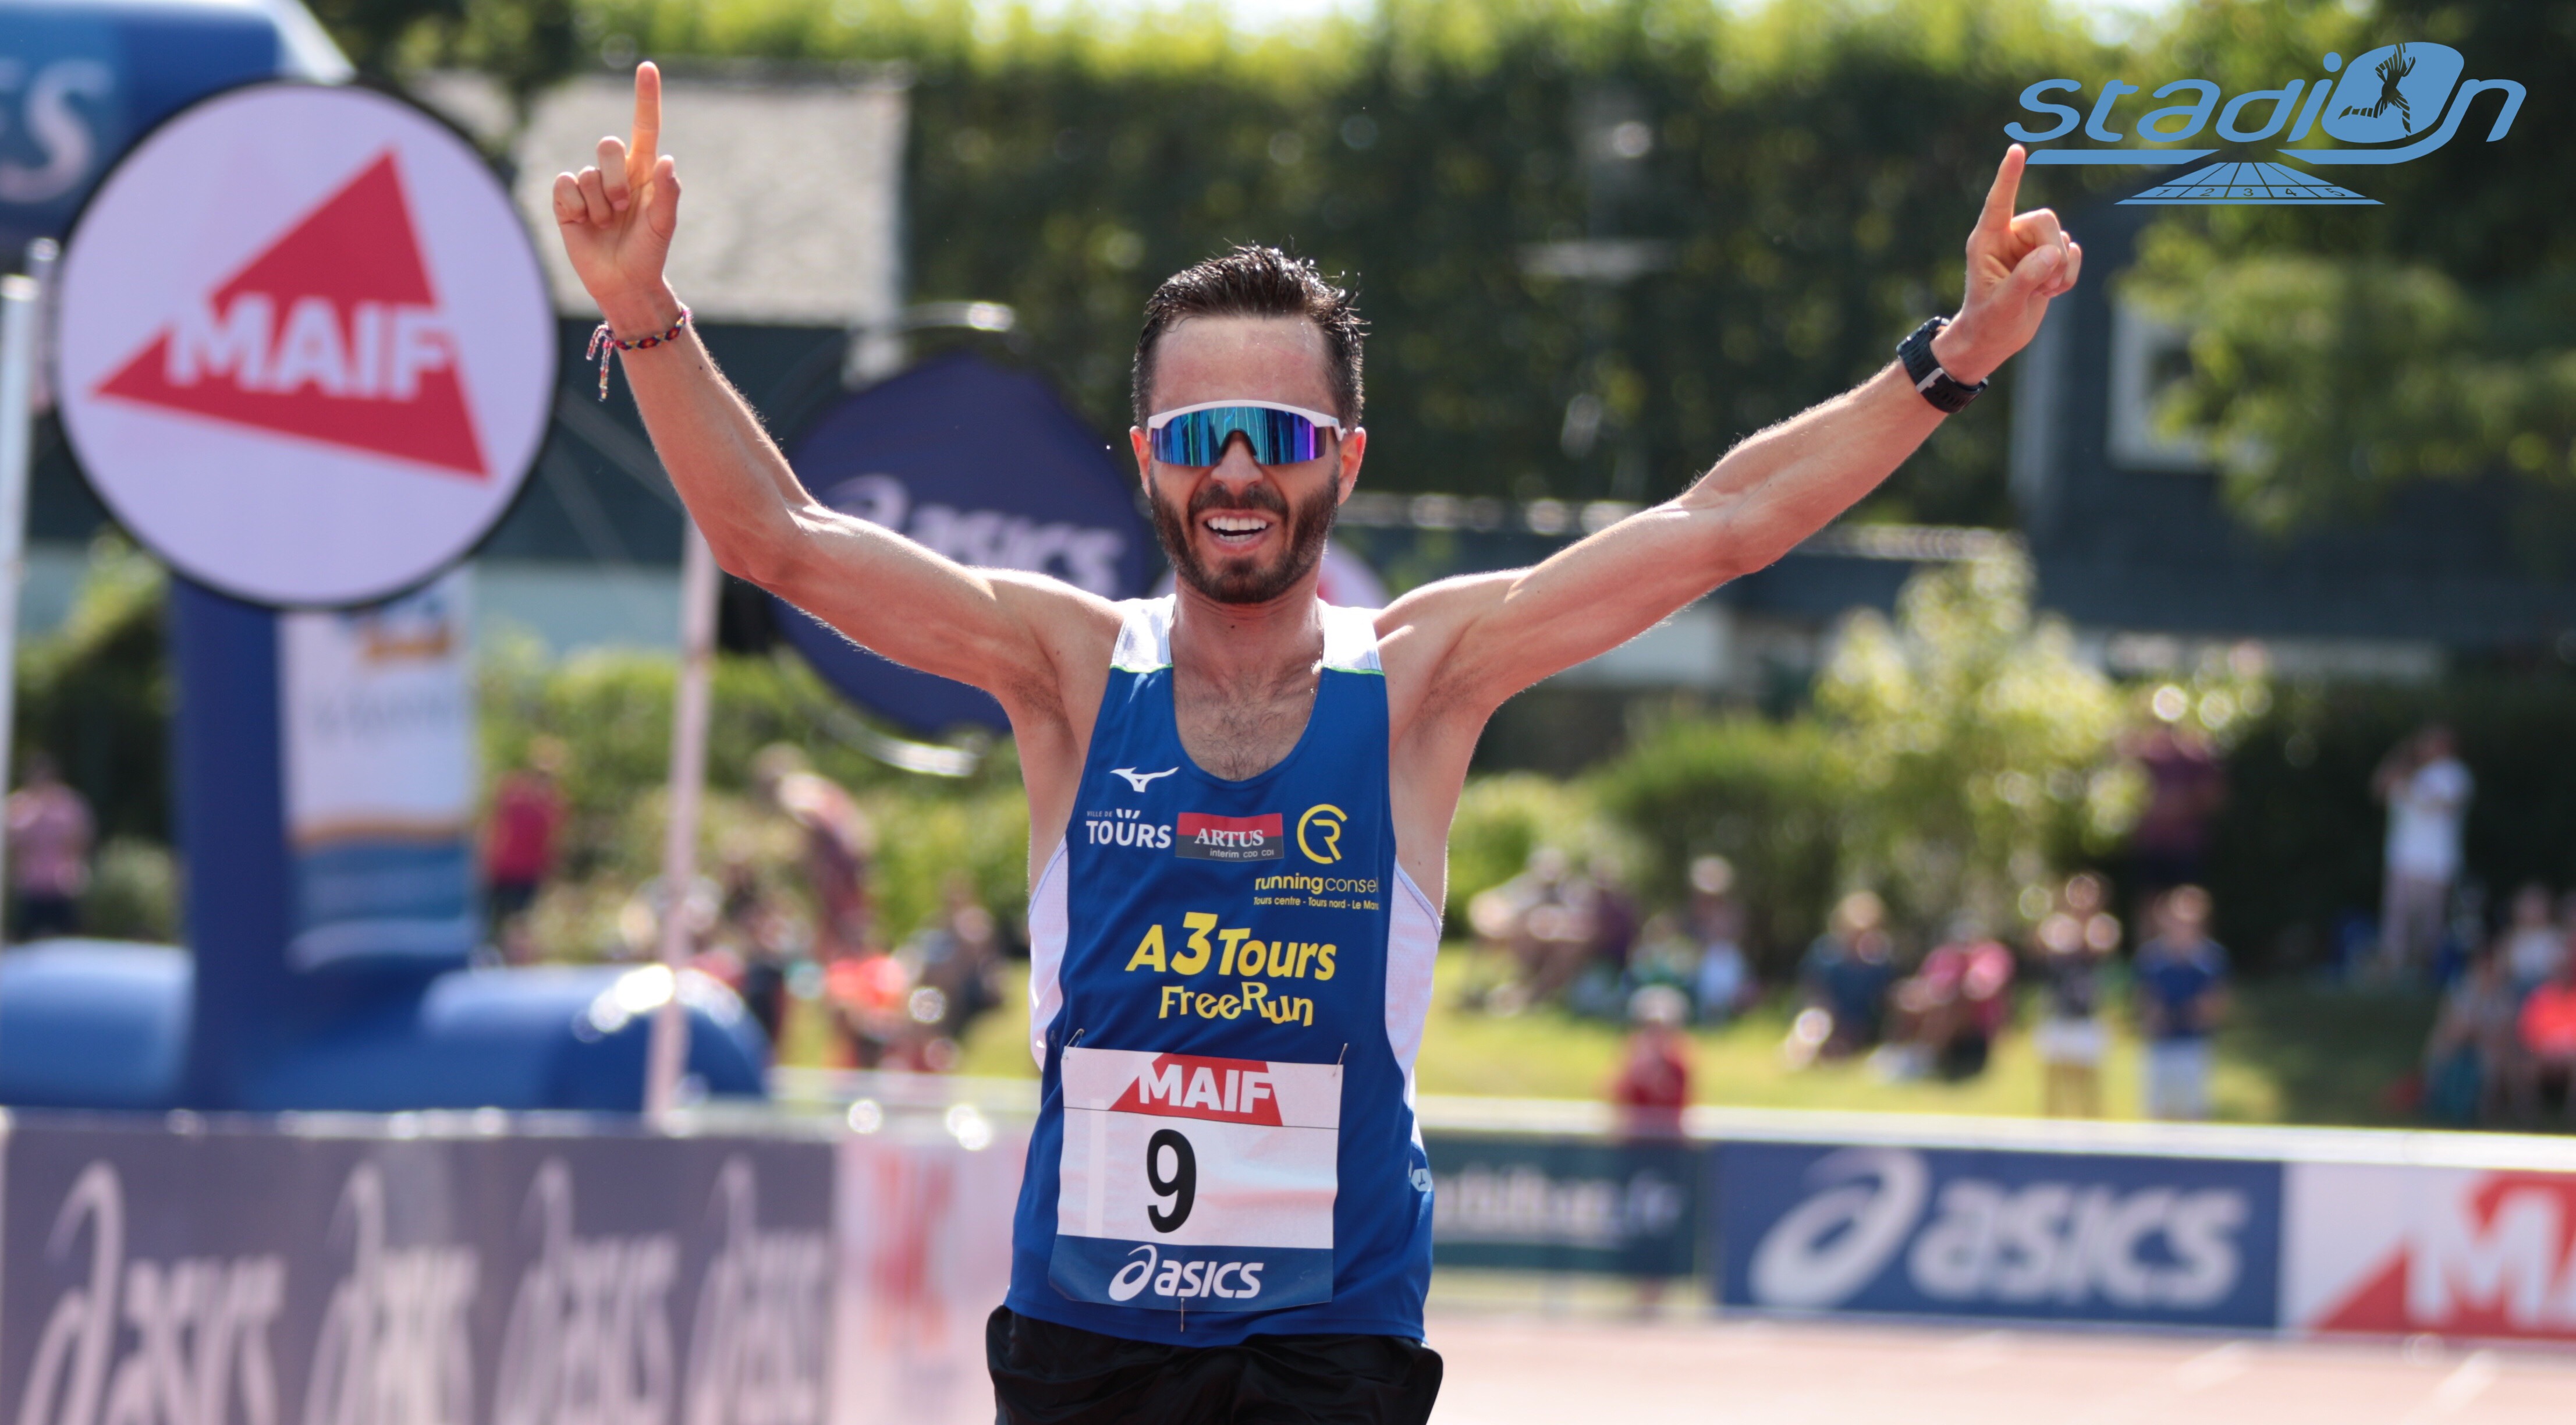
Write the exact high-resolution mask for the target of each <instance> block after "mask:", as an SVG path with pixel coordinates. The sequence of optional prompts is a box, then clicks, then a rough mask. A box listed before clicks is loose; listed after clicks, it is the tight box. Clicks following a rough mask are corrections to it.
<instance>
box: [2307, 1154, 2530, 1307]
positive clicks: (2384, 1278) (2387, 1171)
mask: <svg viewBox="0 0 2576 1425" xmlns="http://www.w3.org/2000/svg"><path fill="white" fill-rule="evenodd" d="M2288 1172H2289V1224H2290V1231H2289V1240H2288V1242H2287V1244H2286V1249H2285V1257H2284V1261H2283V1281H2282V1297H2283V1300H2282V1318H2281V1324H2282V1325H2283V1326H2284V1327H2286V1328H2288V1329H2290V1330H2293V1331H2301V1332H2314V1333H2319V1334H2327V1335H2340V1334H2351V1333H2362V1334H2373V1335H2414V1334H2417V1333H2419V1332H2429V1333H2431V1334H2434V1335H2440V1336H2463V1337H2480V1338H2487V1339H2503V1340H2523V1341H2555V1342H2562V1343H2576V1172H2530V1171H2513V1170H2495V1169H2480V1168H2470V1167H2445V1166H2437V1165H2430V1164H2417V1163H2293V1164H2291V1165H2290V1166H2289V1169H2288Z"/></svg>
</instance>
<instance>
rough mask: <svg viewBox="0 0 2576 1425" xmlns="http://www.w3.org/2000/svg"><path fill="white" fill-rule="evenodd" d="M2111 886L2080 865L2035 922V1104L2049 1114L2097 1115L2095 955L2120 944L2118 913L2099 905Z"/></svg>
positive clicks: (2102, 1043)
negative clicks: (2045, 913)
mask: <svg viewBox="0 0 2576 1425" xmlns="http://www.w3.org/2000/svg"><path fill="white" fill-rule="evenodd" d="M2109 890H2110V888H2109V887H2108V886H2107V885H2106V884H2105V883H2104V882H2103V880H2102V878H2101V877H2099V876H2096V875H2093V874H2091V873H2090V872H2087V873H2085V874H2082V875H2078V876H2074V877H2070V878H2069V879H2068V880H2067V882H2066V886H2065V889H2063V890H2062V891H2060V892H2059V893H2058V900H2057V909H2056V910H2054V911H2052V912H2050V913H2049V914H2048V916H2047V917H2045V918H2044V919H2042V920H2041V921H2040V923H2039V930H2038V935H2037V939H2038V942H2039V955H2040V961H2039V981H2040V994H2039V1003H2040V1010H2039V1024H2038V1027H2037V1028H2035V1029H2034V1030H2033V1031H2032V1032H2031V1047H2032V1048H2033V1049H2035V1050H2037V1051H2038V1053H2039V1065H2040V1076H2041V1078H2040V1112H2042V1113H2044V1114H2047V1115H2048V1116H2049V1117H2051V1118H2099V1117H2101V1116H2102V1056H2103V1054H2104V1052H2105V1051H2106V1050H2107V1049H2108V1048H2109V1047H2110V1039H2111V1036H2110V1032H2109V1030H2108V1028H2107V1027H2106V1026H2104V1024H2103V1023H2102V963H2103V961H2104V960H2105V959H2106V958H2107V957H2108V956H2109V955H2110V953H2111V952H2112V951H2114V950H2117V949H2118V948H2120V922H2119V919H2118V917H2116V916H2113V915H2110V914H2109V913H2107V912H2105V911H2104V910H2103V906H2104V904H2105V903H2106V902H2107V901H2108V900H2109V899H2110V894H2109Z"/></svg>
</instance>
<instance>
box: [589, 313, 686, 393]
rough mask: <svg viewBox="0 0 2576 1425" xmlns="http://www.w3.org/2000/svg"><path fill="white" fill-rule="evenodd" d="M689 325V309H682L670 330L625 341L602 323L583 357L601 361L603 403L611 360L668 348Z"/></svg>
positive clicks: (600, 377)
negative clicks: (623, 353) (628, 352)
mask: <svg viewBox="0 0 2576 1425" xmlns="http://www.w3.org/2000/svg"><path fill="white" fill-rule="evenodd" d="M688 324H689V309H688V308H686V307H682V308H681V309H680V319H679V320H678V321H676V322H673V323H671V325H670V328H669V329H668V330H665V331H658V332H655V333H654V334H653V335H651V336H639V337H637V338H635V339H634V340H633V341H625V340H622V339H620V338H619V337H618V335H617V333H616V332H615V331H614V330H612V329H610V327H609V325H608V323H606V322H601V323H600V324H599V326H598V327H597V328H596V329H595V330H593V331H592V332H591V334H590V350H589V351H588V352H586V353H585V354H584V355H583V356H582V360H584V361H588V360H590V359H591V358H592V357H597V358H598V359H599V399H601V400H603V401H605V400H607V399H608V362H609V358H611V357H613V356H615V355H616V354H617V353H619V352H621V351H650V350H652V349H653V348H654V347H657V346H667V345H669V344H670V343H672V342H675V341H678V340H679V339H680V329H681V328H683V327H686V326H687V325H688Z"/></svg>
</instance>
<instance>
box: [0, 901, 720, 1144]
mask: <svg viewBox="0 0 2576 1425" xmlns="http://www.w3.org/2000/svg"><path fill="white" fill-rule="evenodd" d="M671 983H672V982H671V980H670V977H669V975H668V974H667V972H665V971H663V970H662V969H660V968H659V967H658V966H643V967H637V966H615V965H546V966H536V967H531V968H526V969H488V970H456V971H450V972H448V973H446V974H441V975H436V976H432V977H427V978H424V979H421V980H417V981H413V982H410V983H408V984H404V983H395V984H393V985H390V986H388V987H387V988H386V990H385V991H384V992H383V993H381V994H378V995H375V996H372V997H370V998H369V999H368V1001H367V1002H366V1004H365V1005H364V1006H363V1007H362V1008H359V1009H357V1010H356V1012H354V1013H352V1014H350V1015H348V1016H347V1017H346V1018H344V1019H342V1020H340V1021H338V1022H337V1023H335V1024H334V1025H333V1026H332V1027H331V1028H330V1029H329V1030H328V1031H327V1032H326V1033H324V1034H322V1035H319V1036H317V1037H314V1038H311V1039H307V1040H304V1041H302V1042H296V1043H288V1044H280V1045H278V1046H277V1047H276V1049H275V1050H274V1051H273V1052H271V1053H269V1054H267V1055H264V1056H262V1057H261V1059H260V1060H259V1062H257V1063H256V1064H255V1065H254V1066H253V1067H252V1068H251V1071H250V1072H249V1073H247V1074H246V1075H245V1076H244V1078H243V1081H242V1093H241V1101H240V1102H236V1103H224V1104H192V1103H190V1102H188V1094H187V1084H186V1071H187V1062H188V1022H189V1013H190V1009H191V1000H192V999H193V997H194V995H195V992H196V971H195V965H194V964H193V962H192V961H191V959H190V957H189V954H188V952H187V951H185V950H180V949H175V948H173V947H170V946H166V945H137V944H129V943H125V942H120V941H105V940H53V941H45V942H42V943H39V944H35V945H30V946H27V947H25V948H24V949H19V950H13V951H10V952H8V953H7V954H0V1104H6V1105H10V1106H13V1107H22V1108H90V1109H144V1110H157V1109H170V1108H225V1109H241V1110H248V1111H253V1112H282V1111H289V1110H306V1111H333V1110H336V1111H344V1112H367V1113H389V1112H398V1111H402V1110H406V1109H422V1108H501V1109H511V1110H530V1109H586V1110H592V1111H601V1112H628V1113H631V1112H635V1111H637V1110H638V1109H640V1108H641V1107H642V1106H643V1096H644V1049H645V1043H646V1040H647V1038H648V1037H649V1033H650V1029H649V1026H650V1022H651V1019H652V1013H653V1009H654V1007H655V1006H656V1005H657V1004H659V1003H661V1002H663V1001H664V1000H665V999H667V997H668V996H669V994H670V986H671ZM679 984H680V995H681V1001H682V1004H683V1005H684V1006H685V1007H686V1009H687V1010H688V1014H689V1062H688V1073H689V1075H690V1076H691V1077H693V1078H694V1079H695V1080H696V1081H697V1082H698V1084H700V1085H702V1086H703V1087H704V1090H705V1092H706V1093H708V1094H709V1095H714V1096H726V1097H760V1096H762V1095H763V1094H764V1093H765V1092H766V1090H765V1083H764V1072H763V1071H764V1066H765V1065H766V1064H767V1062H768V1058H769V1045H768V1042H767V1040H766V1038H765V1037H764V1036H763V1035H762V1034H761V1032H760V1027H759V1025H758V1024H756V1023H755V1022H753V1020H752V1018H751V1016H750V1014H749V1013H748V1012H746V1011H745V1010H744V1009H743V1007H742V1004H741V1002H740V1001H738V1000H736V999H735V998H734V997H733V995H732V993H731V992H730V991H727V990H725V989H724V988H723V987H722V986H720V985H716V984H715V983H713V982H712V981H707V980H703V979H701V978H699V977H696V976H689V975H684V976H682V977H681V979H680V981H679Z"/></svg>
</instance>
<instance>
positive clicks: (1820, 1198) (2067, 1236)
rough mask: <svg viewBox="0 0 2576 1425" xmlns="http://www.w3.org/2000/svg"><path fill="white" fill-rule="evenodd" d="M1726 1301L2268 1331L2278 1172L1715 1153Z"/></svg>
mask: <svg viewBox="0 0 2576 1425" xmlns="http://www.w3.org/2000/svg"><path fill="white" fill-rule="evenodd" d="M1715 1168H1716V1176H1717V1197H1718V1203H1719V1212H1718V1216H1719V1229H1718V1230H1719V1238H1720V1241H1721V1243H1722V1244H1723V1258H1724V1261H1723V1267H1722V1270H1721V1272H1720V1280H1719V1299H1720V1301H1722V1302H1723V1303H1724V1304H1726V1305H1729V1306H1744V1307H1759V1308H1768V1309H1774V1310H1790V1311H1848V1312H1885V1313H1899V1314H1906V1315H1923V1316H1935V1315H1937V1316H1970V1317H2022V1318H2043V1319H2049V1320H2059V1321H2086V1322H2122V1323H2136V1324H2150V1325H2159V1326H2210V1327H2228V1328H2234V1329H2239V1330H2268V1329H2270V1328H2271V1327H2272V1325H2273V1324H2274V1321H2275V1320H2276V1317H2277V1311H2278V1299H2279V1262H2280V1241H2281V1166H2280V1165H2279V1164H2277V1163H2266V1162H2245V1161H2230V1160H2216V1159H2197V1158H2185V1157H2162V1156H2120V1155H2097V1154H2087V1153H2052V1152H2013V1151H1995V1150H1965V1151H1963V1150H1956V1149H1941V1148H1914V1147H1902V1146H1876V1145H1853V1146H1832V1145H1820V1144H1807V1143H1726V1144H1721V1145H1720V1146H1719V1147H1718V1149H1717V1152H1716V1156H1715Z"/></svg>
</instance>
